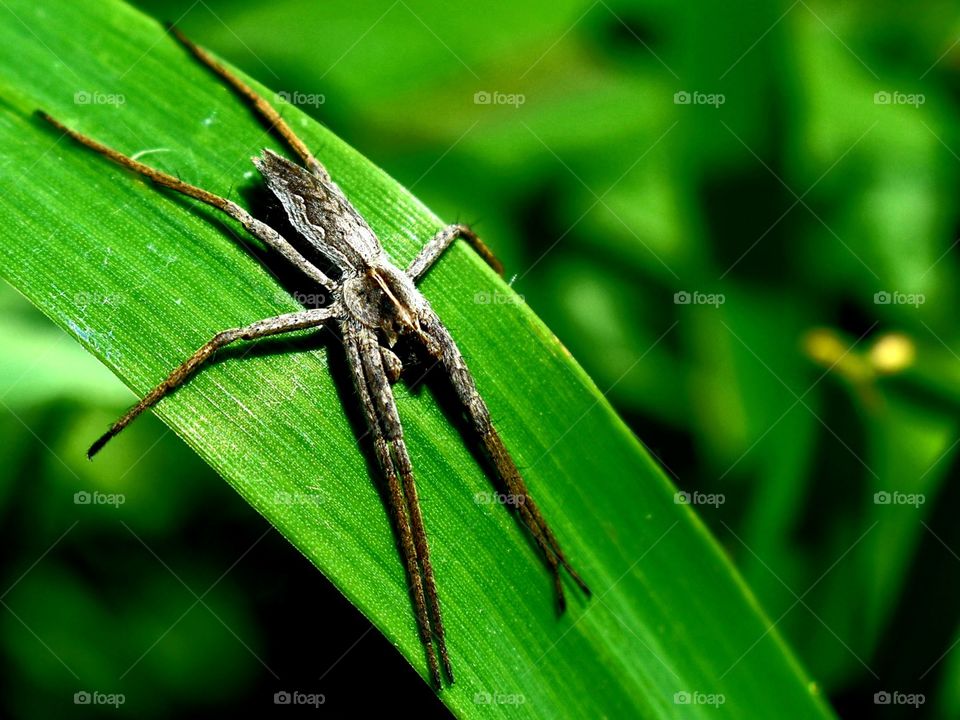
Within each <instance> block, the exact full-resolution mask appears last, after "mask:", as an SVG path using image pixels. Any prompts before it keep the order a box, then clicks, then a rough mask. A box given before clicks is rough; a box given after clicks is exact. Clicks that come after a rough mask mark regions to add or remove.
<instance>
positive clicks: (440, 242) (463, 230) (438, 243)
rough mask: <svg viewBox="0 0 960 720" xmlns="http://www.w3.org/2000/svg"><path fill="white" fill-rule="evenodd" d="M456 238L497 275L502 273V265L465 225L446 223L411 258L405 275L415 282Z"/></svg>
mask: <svg viewBox="0 0 960 720" xmlns="http://www.w3.org/2000/svg"><path fill="white" fill-rule="evenodd" d="M457 238H463V239H464V240H466V241H467V242H468V243H470V244H471V245H472V246H473V249H474V250H476V251H477V253H478V254H479V255H480V257H482V258H483V259H484V260H486V261H487V264H488V265H489V266H490V267H492V268H493V269H494V271H495V272H496V273H497V275H500V276H502V275H503V265H502V264H501V262H500V261H499V260H497V257H496V256H495V255H494V254H493V252H492V251H491V250H490V248H488V247H487V246H486V244H484V242H483V241H482V240H481V239H480V238H479V237H477V234H476V233H475V232H473V230H471V229H470V228H469V227H468V226H466V225H448V226H447V227H445V228H443V229H442V230H441V231H440V232H438V233H437V234H436V235H434V236H433V238H431V239H430V241H429V242H428V243H427V244H426V245H424V246H423V248H422V249H421V250H420V253H419V254H418V255H417V257H415V258H414V259H413V262H411V263H410V266H409V267H408V268H407V275H408V276H409V277H410V279H411V280H413V281H414V282H417V281H418V280H420V278H422V277H423V276H424V275H425V274H426V272H427V270H429V269H430V267H431V266H432V265H433V264H434V263H435V262H436V261H437V260H438V259H439V258H440V256H441V255H443V253H444V251H445V250H446V249H447V248H448V247H450V246H451V245H452V244H453V241H454V240H456V239H457Z"/></svg>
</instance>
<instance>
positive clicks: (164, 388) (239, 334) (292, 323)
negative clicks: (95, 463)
mask: <svg viewBox="0 0 960 720" xmlns="http://www.w3.org/2000/svg"><path fill="white" fill-rule="evenodd" d="M338 311H339V308H338V307H336V306H332V307H325V308H318V309H315V310H301V311H299V312H293V313H287V314H285V315H277V316H276V317H272V318H266V319H265V320H258V321H257V322H255V323H251V324H250V325H245V326H243V327H238V328H232V329H230V330H224V331H223V332H219V333H217V334H216V335H214V336H213V338H212V339H211V340H210V341H209V342H207V343H206V344H204V345H203V346H202V347H201V348H200V349H199V350H197V351H196V352H195V353H194V354H193V355H191V356H190V357H189V358H187V360H186V361H184V362H183V363H182V364H181V365H179V366H178V367H177V368H176V369H175V370H173V372H171V373H170V374H169V375H168V376H167V378H166V380H164V381H163V382H162V383H160V384H159V385H157V386H156V387H155V388H153V390H151V391H150V392H149V393H147V394H146V395H145V396H144V397H143V398H142V399H141V400H140V402H138V403H137V404H136V405H134V406H133V408H131V409H130V410H129V411H128V412H127V413H126V414H125V415H124V416H123V417H121V418H120V419H119V420H117V421H116V422H115V423H114V424H113V425H112V426H111V427H110V429H109V430H107V432H105V433H104V434H103V435H101V436H100V438H99V439H98V440H97V441H96V442H95V443H94V444H93V445H91V446H90V449H89V450H88V451H87V457H88V458H92V457H93V456H94V455H96V454H97V453H98V452H100V450H101V449H103V446H104V445H106V444H107V442H108V441H109V440H110V439H111V438H113V437H114V436H115V435H117V433H119V432H120V431H121V430H123V429H124V428H125V427H127V425H129V424H130V423H131V422H133V420H134V419H135V418H136V417H137V416H138V415H139V414H140V413H142V412H143V411H144V410H146V409H147V408H149V407H152V406H153V405H156V404H157V403H158V402H159V401H160V400H162V399H163V398H164V397H166V396H167V395H169V394H170V393H172V392H173V391H174V390H176V389H177V388H178V387H180V386H181V385H183V384H184V383H185V382H186V381H187V380H189V379H190V377H191V375H193V374H194V373H195V372H196V371H197V369H198V368H199V367H200V366H201V365H202V364H203V363H205V362H206V361H207V360H209V359H210V357H211V356H212V355H213V354H214V353H215V352H216V351H217V350H219V349H220V348H222V347H225V346H226V345H229V344H230V343H232V342H236V341H237V340H256V339H257V338H261V337H266V336H268V335H277V334H279V333H285V332H292V331H294V330H305V329H307V328H312V327H317V326H318V325H322V324H323V323H324V322H326V321H327V320H329V319H330V318H332V317H334V316H335V315H336V314H337V312H338Z"/></svg>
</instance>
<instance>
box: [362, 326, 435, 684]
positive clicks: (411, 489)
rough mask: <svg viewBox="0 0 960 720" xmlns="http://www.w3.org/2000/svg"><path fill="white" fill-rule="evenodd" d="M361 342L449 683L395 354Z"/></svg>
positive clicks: (366, 338) (370, 339)
mask: <svg viewBox="0 0 960 720" xmlns="http://www.w3.org/2000/svg"><path fill="white" fill-rule="evenodd" d="M361 342H362V343H363V346H364V353H363V355H364V357H367V358H370V359H371V362H369V363H367V364H366V373H367V382H368V383H369V387H370V392H371V395H372V397H373V399H374V403H375V404H376V409H377V411H378V414H379V416H380V419H381V422H382V424H383V428H384V434H385V436H386V439H387V442H388V444H389V445H390V448H391V450H392V451H393V457H394V462H395V465H396V468H397V470H398V471H399V472H400V479H401V481H402V484H403V493H404V496H405V498H406V501H407V508H408V510H409V512H410V525H411V528H412V529H413V540H414V544H415V545H416V549H417V555H418V556H419V558H420V565H421V567H422V569H423V580H424V589H425V590H426V595H427V603H428V604H429V606H430V615H431V619H432V622H433V631H434V632H433V634H434V637H436V639H437V646H438V647H439V650H440V660H441V662H442V663H443V669H444V672H445V673H446V674H447V677H448V678H449V679H450V682H451V683H452V682H453V668H452V667H451V665H450V656H449V654H448V653H447V641H446V632H445V630H444V627H443V617H442V614H441V612H440V598H439V596H438V594H437V583H436V576H435V575H434V572H433V565H432V563H431V562H430V548H429V546H428V543H427V531H426V527H425V525H424V522H423V513H422V511H421V509H420V498H419V497H418V495H417V485H416V481H415V480H414V477H413V465H412V464H411V462H410V455H409V453H408V452H407V446H406V443H405V442H404V440H403V426H402V425H401V424H400V415H399V413H398V412H397V406H396V403H395V402H394V399H393V391H392V390H391V389H390V377H389V365H390V361H389V360H388V359H387V358H388V357H390V356H393V358H394V359H396V355H393V353H392V352H391V353H390V355H385V354H383V350H384V348H383V346H381V345H380V343H379V342H378V340H377V338H376V336H375V335H374V334H373V333H372V332H367V333H364V335H363V337H362V339H361ZM388 352H389V351H388ZM378 355H380V356H381V357H380V359H379V362H378V358H377V356H378ZM398 362H399V361H398Z"/></svg>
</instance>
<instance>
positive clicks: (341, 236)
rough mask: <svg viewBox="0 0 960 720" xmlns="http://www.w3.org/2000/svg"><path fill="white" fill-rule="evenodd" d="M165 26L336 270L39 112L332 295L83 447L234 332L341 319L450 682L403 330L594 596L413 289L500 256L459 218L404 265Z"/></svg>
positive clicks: (524, 514) (525, 514) (245, 92)
mask: <svg viewBox="0 0 960 720" xmlns="http://www.w3.org/2000/svg"><path fill="white" fill-rule="evenodd" d="M168 29H169V30H170V32H171V33H172V34H173V35H174V37H175V38H176V39H177V40H178V41H179V42H180V43H181V44H182V45H183V46H184V47H185V48H186V49H187V50H188V51H189V52H190V53H191V54H192V55H193V57H195V58H196V59H197V60H199V61H200V62H201V63H202V64H204V65H206V66H207V67H208V68H210V69H211V70H212V71H213V72H214V73H216V74H217V75H218V76H219V77H220V78H221V79H222V80H223V81H224V82H225V83H226V84H227V85H228V86H230V87H231V88H232V89H233V90H234V91H235V92H236V93H237V94H238V95H239V96H241V98H243V99H245V100H246V101H247V102H248V103H249V104H250V105H251V106H252V108H253V109H254V110H255V111H256V112H257V113H259V114H260V115H261V116H262V117H263V118H264V120H265V121H266V122H267V123H268V124H269V125H270V126H271V127H272V129H273V130H274V131H275V132H276V133H277V134H278V135H279V136H280V137H281V138H282V139H283V140H284V141H285V142H286V144H287V145H288V146H289V148H290V149H291V150H293V152H294V153H295V154H296V155H297V156H299V158H300V159H301V161H302V162H303V165H304V166H305V167H301V166H300V165H298V164H296V163H294V162H292V161H290V160H287V159H285V158H283V157H281V156H280V155H278V154H276V153H274V152H272V151H270V150H269V149H264V150H263V153H262V154H261V155H260V156H259V157H256V158H253V163H254V165H255V166H256V167H257V169H258V170H259V171H260V174H261V175H262V176H263V179H264V180H265V181H266V184H267V187H268V188H269V189H270V191H271V192H272V193H273V195H275V196H276V198H277V200H279V202H280V204H281V205H282V207H283V210H284V212H285V214H286V216H287V218H288V219H289V222H290V224H291V226H292V227H293V228H294V230H295V231H296V233H297V234H298V235H299V236H300V237H301V239H302V240H303V241H304V242H306V243H308V244H309V245H310V246H311V247H312V249H313V250H314V251H316V252H318V253H319V254H320V255H321V256H322V257H323V258H324V259H326V260H327V261H328V262H329V263H330V265H331V267H333V268H334V269H335V272H334V273H332V274H333V275H334V276H335V279H334V278H331V277H330V276H329V275H328V274H327V273H326V272H324V271H323V270H321V269H320V268H319V267H317V264H315V263H314V262H311V261H310V260H308V259H307V257H306V256H305V255H304V254H302V253H301V252H299V251H298V250H297V249H296V248H295V247H294V245H293V244H291V243H290V242H288V241H287V240H286V239H285V238H284V237H282V236H281V234H280V233H279V232H277V230H275V229H274V228H272V227H270V226H269V225H267V224H266V223H264V222H262V221H261V220H258V219H257V218H254V217H253V216H252V215H251V214H250V213H249V212H247V211H246V210H244V209H243V208H241V207H240V206H239V205H237V204H236V203H234V202H233V201H231V200H228V199H226V198H223V197H220V196H218V195H214V194H213V193H210V192H208V191H206V190H203V189H201V188H199V187H196V186H194V185H190V184H187V183H185V182H183V181H182V180H179V179H178V178H176V177H173V176H171V175H167V174H165V173H162V172H160V171H158V170H155V169H153V168H151V167H149V166H147V165H144V164H143V163H141V162H138V161H137V160H134V159H133V158H130V157H128V156H126V155H123V154H122V153H120V152H118V151H116V150H114V149H112V148H109V147H107V146H105V145H102V144H101V143H99V142H97V141H96V140H94V139H92V138H90V137H87V136H85V135H83V134H81V133H79V132H77V131H75V130H72V129H70V128H68V127H67V126H65V125H63V124H62V123H60V122H59V121H58V120H56V119H54V118H52V117H51V116H50V115H48V114H46V113H44V112H41V111H38V114H39V115H40V116H41V117H42V118H43V119H44V120H46V121H47V122H49V123H51V124H52V125H53V126H54V127H56V128H57V129H59V130H60V131H62V132H63V133H66V134H67V135H69V136H70V137H71V138H73V139H74V140H76V141H78V142H79V143H81V144H83V145H85V146H86V147H88V148H90V149H92V150H95V151H96V152H98V153H100V154H102V155H104V156H106V157H107V158H109V159H110V160H112V161H114V162H116V163H118V164H120V165H122V166H123V167H125V168H128V169H130V170H133V171H134V172H137V173H140V174H141V175H143V176H145V177H147V178H148V179H150V180H151V181H153V182H154V183H156V184H158V185H161V186H164V187H167V188H169V189H171V190H174V191H176V192H179V193H182V194H184V195H187V196H189V197H192V198H195V199H196V200H199V201H201V202H203V203H206V204H207V205H210V206H212V207H214V208H216V209H218V210H220V211H222V212H224V213H225V214H226V215H229V216H230V217H232V218H234V219H235V220H237V221H239V222H240V223H241V224H242V225H243V226H244V228H246V230H247V231H248V232H250V233H251V234H252V235H254V236H255V237H257V238H259V239H260V240H261V241H262V242H264V243H265V244H266V245H267V246H268V247H269V248H270V249H272V250H273V251H275V252H277V253H278V254H279V255H281V256H282V257H283V258H284V259H286V260H287V261H288V262H289V263H290V264H291V265H292V266H293V268H295V269H296V270H297V271H299V272H300V273H302V274H303V275H304V276H305V277H306V278H308V279H309V280H311V281H313V282H315V283H317V284H318V285H320V286H322V287H323V288H324V289H325V290H326V291H327V293H328V295H329V297H330V301H329V303H328V304H326V305H324V306H322V307H316V308H307V309H303V310H300V311H298V312H291V313H286V314H283V315H277V316H276V317H271V318H266V319H263V320H259V321H257V322H254V323H251V324H249V325H245V326H243V327H237V328H232V329H229V330H224V331H222V332H219V333H217V334H216V335H215V336H214V337H213V338H212V339H211V340H210V341H209V342H207V343H206V344H204V345H203V346H202V347H201V348H199V349H198V350H197V351H196V352H195V353H194V354H193V355H191V356H190V357H189V358H188V359H187V360H186V361H185V362H183V363H182V364H181V365H180V366H178V367H177V368H176V369H174V370H173V371H172V372H171V373H170V374H169V375H168V376H167V378H166V379H165V380H163V382H161V383H160V384H159V385H157V386H156V387H155V388H153V390H151V391H150V392H149V393H147V394H146V395H145V396H144V397H143V398H142V399H141V400H140V401H139V402H138V403H137V404H136V405H135V406H134V407H133V408H131V409H130V410H129V411H128V412H127V413H126V414H125V415H123V416H122V417H121V418H120V419H119V420H117V421H116V422H115V423H114V424H113V425H112V426H111V427H110V429H109V430H107V432H106V433H104V434H103V435H102V436H101V437H100V438H99V439H98V440H97V441H96V442H95V443H93V445H92V446H91V447H90V450H89V451H88V453H87V455H88V457H90V458H92V457H93V456H94V455H95V454H96V453H97V452H98V451H100V450H101V449H102V448H103V446H104V445H105V444H106V443H107V441H109V440H110V439H111V438H113V437H114V436H115V435H117V433H119V432H120V431H121V430H123V429H124V428H125V427H127V425H129V424H130V423H131V422H132V421H133V420H134V418H136V417H137V416H138V415H140V413H142V412H143V411H144V410H146V409H148V408H150V407H151V406H153V405H155V404H156V403H157V402H159V401H160V400H161V399H162V398H164V397H166V396H167V395H169V394H170V393H172V392H173V391H174V390H176V389H177V388H178V387H180V386H181V385H183V384H184V383H185V382H186V381H187V380H188V379H189V378H190V376H191V375H193V374H194V373H195V372H196V371H198V370H199V369H200V368H201V366H202V365H203V364H204V363H205V362H207V361H208V360H209V359H210V358H211V357H212V356H213V355H214V353H216V351H217V350H219V349H220V348H223V347H225V346H227V345H230V344H231V343H234V342H236V341H238V340H257V339H259V338H264V337H268V336H271V335H278V334H280V333H287V332H292V331H297V330H306V329H313V328H319V327H320V326H322V325H325V324H327V323H334V324H336V325H337V326H338V328H339V331H340V336H341V338H342V340H343V346H344V350H345V352H346V357H347V364H348V366H349V368H350V374H351V376H352V380H353V385H354V387H355V390H356V393H357V397H358V398H359V400H360V404H361V405H362V406H363V411H364V416H365V420H366V423H367V427H368V429H369V432H370V435H371V436H372V438H373V447H374V452H375V453H376V457H377V462H378V464H379V466H380V469H381V471H382V473H383V477H384V479H385V480H386V484H387V497H388V505H389V510H390V514H391V517H392V520H393V524H394V528H395V531H396V533H397V535H398V544H399V547H400V551H401V554H402V555H403V560H404V565H405V566H406V572H407V576H408V579H409V583H410V592H411V595H412V600H413V606H414V612H415V615H416V623H417V629H418V632H419V636H420V640H421V642H422V643H423V646H424V649H425V652H426V656H427V665H428V669H429V673H430V680H431V682H432V684H433V686H434V687H435V688H437V689H440V688H442V686H443V683H442V679H441V675H440V665H441V664H442V666H443V672H444V674H445V675H446V677H447V680H448V681H449V682H450V683H453V679H454V677H453V669H452V667H451V663H450V656H449V653H448V651H447V643H446V634H445V631H444V627H443V616H442V613H441V611H440V600H439V597H438V594H437V587H436V579H435V577H434V572H433V568H432V566H431V563H430V551H429V547H428V543H427V533H426V529H425V527H424V522H423V515H422V513H421V510H420V502H419V500H418V497H417V489H416V483H415V481H414V476H413V467H412V465H411V463H410V456H409V454H408V452H407V447H406V445H405V443H404V439H403V427H402V425H401V424H400V416H399V414H398V412H397V406H396V402H395V401H394V397H393V390H392V388H391V385H392V383H394V382H396V381H397V380H399V378H400V375H401V371H402V369H403V365H402V362H401V360H400V359H399V357H398V356H397V355H396V354H395V353H394V351H393V350H392V349H391V348H393V347H394V346H395V344H396V342H397V341H398V339H400V338H403V339H405V340H408V341H411V342H413V343H415V344H418V345H419V346H420V347H421V348H422V349H423V351H425V353H426V354H427V355H428V356H429V357H430V358H432V359H433V360H434V361H435V363H436V364H437V365H438V366H439V367H441V368H442V369H443V371H444V372H445V374H446V375H447V377H448V378H449V381H450V384H451V385H452V387H453V389H454V391H455V393H456V396H457V398H458V399H459V401H460V403H461V404H462V406H463V410H464V412H465V414H466V416H467V418H468V419H469V421H470V423H471V425H472V426H473V428H474V429H475V431H476V433H477V435H478V436H479V439H480V442H481V443H482V445H483V447H484V449H485V451H486V454H487V455H488V456H489V458H490V460H491V461H492V464H493V467H494V469H495V471H496V474H497V476H498V478H499V480H500V481H501V482H502V483H503V486H504V487H505V488H506V489H507V491H508V492H509V493H510V494H511V495H513V496H514V497H515V498H516V502H514V503H512V504H513V505H514V507H515V509H516V511H517V513H518V514H519V517H520V520H521V522H522V523H523V525H524V526H526V528H527V529H528V530H529V532H530V534H531V535H532V537H533V539H534V541H535V543H536V545H537V547H538V548H539V551H540V553H541V555H542V556H543V560H544V562H545V563H546V565H547V567H548V568H549V570H550V572H551V574H552V577H553V582H554V587H555V589H556V597H557V603H558V607H559V610H560V612H563V610H564V608H565V606H566V603H565V600H564V594H563V586H562V583H561V577H560V569H561V568H564V569H565V570H566V571H567V572H568V573H569V574H570V576H571V578H573V580H574V581H575V582H576V584H577V585H578V586H579V587H580V588H581V590H582V591H583V592H584V593H585V594H586V595H587V596H589V595H590V590H589V588H588V587H587V585H586V583H584V581H583V580H582V579H581V578H580V576H579V575H578V574H577V573H576V571H575V570H574V569H573V568H572V567H571V565H570V563H569V562H568V561H567V559H566V557H565V556H564V554H563V551H562V550H561V549H560V545H559V543H558V542H557V539H556V537H555V536H554V534H553V532H552V531H551V529H550V527H549V525H547V522H546V521H545V520H544V518H543V515H542V514H541V512H540V510H539V508H538V507H537V505H536V503H535V502H534V501H533V499H532V498H531V497H530V494H529V492H528V491H527V487H526V484H525V483H524V481H523V478H522V477H521V475H520V472H519V471H518V470H517V466H516V463H515V462H514V461H513V459H512V458H511V456H510V452H509V451H508V450H507V448H506V446H505V445H504V444H503V441H502V440H501V439H500V435H499V434H498V433H497V431H496V429H495V428H494V426H493V424H492V422H491V419H490V412H489V410H488V409H487V406H486V403H484V401H483V398H481V397H480V395H479V393H478V392H477V388H476V384H475V383H474V380H473V376H472V375H471V374H470V371H469V370H468V369H467V365H466V363H465V362H464V359H463V355H462V354H461V352H460V350H459V349H458V348H457V345H456V343H455V342H454V340H453V338H452V337H451V335H450V333H449V332H448V331H447V329H446V327H444V325H443V323H442V322H441V321H440V318H439V317H437V314H436V313H435V312H434V311H433V309H432V308H431V307H430V303H429V302H427V299H426V298H425V297H424V296H423V295H422V294H421V293H420V291H419V290H417V288H416V283H417V281H419V280H420V279H421V278H422V277H423V276H424V274H426V272H427V271H428V270H429V269H430V267H431V266H432V265H433V264H434V263H435V262H436V261H437V259H438V258H440V256H441V255H442V254H443V253H444V251H445V250H446V249H447V248H448V247H450V245H452V244H453V242H454V241H456V240H457V239H463V240H465V241H467V242H468V243H470V245H472V246H473V248H474V249H475V250H476V251H477V252H478V253H479V254H480V255H481V256H482V257H483V258H484V259H485V260H486V261H487V262H488V264H490V265H491V266H492V267H493V268H494V269H495V270H496V271H497V272H498V273H500V274H501V275H502V266H501V265H500V263H499V261H498V260H497V259H496V258H495V257H494V255H493V253H491V252H490V250H489V249H488V248H487V246H486V245H485V244H484V243H483V242H482V241H481V240H480V238H478V237H477V235H476V234H475V233H474V232H473V231H472V230H470V228H469V227H467V226H466V225H460V224H457V225H450V226H448V227H445V228H443V229H442V230H440V231H439V232H438V233H436V235H435V236H434V237H433V238H432V239H431V240H430V241H429V242H427V244H426V245H425V246H424V247H423V248H422V250H421V251H420V253H419V254H418V255H417V257H416V258H415V259H414V260H413V262H411V263H410V265H409V266H408V267H407V268H406V269H405V270H402V269H400V268H398V267H397V266H396V265H394V264H393V262H392V261H391V260H390V258H389V257H388V256H387V254H386V252H385V251H384V249H383V248H382V247H381V245H380V242H379V240H378V239H377V237H376V236H375V235H374V233H373V230H371V228H370V226H369V225H368V224H367V222H366V220H364V219H363V217H361V215H360V214H359V213H358V212H357V210H356V209H355V208H354V207H353V205H352V204H351V203H350V201H349V200H348V199H347V198H346V196H345V195H344V194H343V192H342V191H341V190H340V188H339V187H338V186H337V185H336V183H334V182H333V180H332V179H331V178H330V175H329V173H328V172H327V170H326V169H325V168H324V166H323V165H322V164H321V163H320V161H318V160H317V159H316V158H315V157H314V156H313V155H312V154H311V152H310V150H309V149H308V148H307V146H306V145H305V144H304V142H303V141H302V140H301V139H300V138H299V137H297V135H296V134H295V133H294V132H293V130H292V129H291V128H290V126H289V125H288V124H287V123H286V121H284V120H283V118H282V117H281V116H280V113H279V112H278V111H277V110H276V109H275V108H274V107H273V106H271V105H270V104H269V103H268V102H267V101H266V100H265V99H264V98H263V97H262V96H260V95H259V94H258V93H257V92H256V91H255V90H253V89H252V88H251V87H250V86H248V85H247V84H246V83H244V82H243V81H242V80H241V79H240V78H238V77H236V76H235V75H234V74H233V73H231V72H230V71H229V70H227V68H225V67H224V66H223V65H221V64H220V63H219V62H217V61H216V60H215V59H214V58H213V57H211V56H210V55H209V54H208V53H207V52H206V51H205V50H203V49H202V48H200V47H198V46H197V45H195V44H194V43H192V42H191V41H190V40H188V39H187V38H186V37H185V36H184V35H183V34H182V33H180V32H179V31H178V30H177V29H176V28H174V27H172V26H170V27H169V28H168ZM326 269H327V270H329V269H330V268H326ZM438 654H439V662H438V659H437V656H438Z"/></svg>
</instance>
